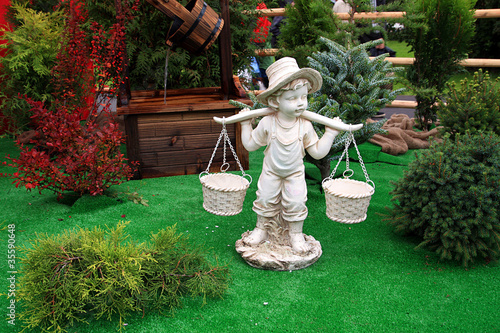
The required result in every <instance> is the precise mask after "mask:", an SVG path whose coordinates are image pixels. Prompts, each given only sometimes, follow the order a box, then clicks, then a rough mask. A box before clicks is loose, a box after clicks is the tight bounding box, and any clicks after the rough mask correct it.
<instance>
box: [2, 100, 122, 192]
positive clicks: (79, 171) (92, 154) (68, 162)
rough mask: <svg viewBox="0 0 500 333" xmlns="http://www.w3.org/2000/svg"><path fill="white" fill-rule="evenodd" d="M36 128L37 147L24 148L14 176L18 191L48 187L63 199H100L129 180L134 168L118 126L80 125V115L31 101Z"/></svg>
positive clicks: (109, 124)
mask: <svg viewBox="0 0 500 333" xmlns="http://www.w3.org/2000/svg"><path fill="white" fill-rule="evenodd" d="M28 103H30V105H31V106H32V109H31V111H32V112H33V114H34V115H33V120H34V121H35V123H36V124H37V136H36V138H35V139H33V140H32V143H33V144H34V146H22V147H21V154H20V157H19V158H18V159H11V160H12V164H11V165H12V166H14V167H16V168H17V172H15V173H14V174H13V177H14V178H15V180H14V184H15V185H16V187H18V186H20V185H24V186H25V187H26V188H27V189H28V190H31V189H34V188H38V190H39V191H40V192H41V191H42V190H44V189H48V190H51V191H53V192H54V193H56V194H57V196H58V198H61V197H62V196H63V193H64V192H66V191H73V192H75V193H76V194H78V195H83V194H90V195H101V194H103V193H104V191H105V190H106V189H108V188H109V187H110V186H112V185H115V184H120V183H122V182H124V181H126V180H129V179H130V178H131V176H132V169H131V167H130V166H129V165H128V164H127V163H125V162H126V159H125V158H124V155H123V154H122V153H121V152H120V150H119V148H120V144H121V143H123V137H122V134H121V132H120V130H119V129H118V125H117V123H116V122H111V121H110V122H108V123H107V124H105V125H104V126H101V127H98V126H97V123H96V122H95V121H89V122H86V124H85V126H82V125H81V123H80V119H79V118H80V116H79V114H78V113H77V112H73V113H71V112H68V110H67V109H66V108H64V107H59V108H57V109H55V110H53V111H51V110H48V109H47V108H45V107H44V105H43V103H42V102H37V101H32V100H29V99H28Z"/></svg>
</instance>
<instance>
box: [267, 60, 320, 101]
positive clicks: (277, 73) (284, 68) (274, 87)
mask: <svg viewBox="0 0 500 333" xmlns="http://www.w3.org/2000/svg"><path fill="white" fill-rule="evenodd" d="M266 74H267V77H268V78H269V88H267V89H266V90H264V91H263V92H261V93H260V94H259V95H258V96H257V100H258V101H259V102H260V103H262V104H266V105H267V104H268V103H267V99H268V98H269V97H270V96H271V95H273V94H274V93H275V92H276V91H278V90H279V89H281V88H282V87H284V86H286V85H287V84H288V83H290V82H292V81H293V80H295V79H307V80H308V81H309V82H310V83H311V90H309V91H308V93H313V92H316V91H318V90H319V88H321V85H322V84H323V78H322V77H321V74H320V73H319V72H318V71H317V70H315V69H312V68H302V69H301V68H299V65H298V64H297V61H296V60H295V59H294V58H290V57H284V58H281V59H280V60H278V61H276V62H275V63H273V64H272V65H271V66H269V67H268V68H267V70H266Z"/></svg>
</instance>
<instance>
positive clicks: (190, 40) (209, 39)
mask: <svg viewBox="0 0 500 333" xmlns="http://www.w3.org/2000/svg"><path fill="white" fill-rule="evenodd" d="M147 1H148V2H149V3H150V4H152V5H153V6H155V8H157V9H158V10H160V11H161V12H162V13H164V14H166V15H167V16H169V17H170V18H172V19H173V20H174V22H173V23H172V25H171V26H170V29H169V31H168V34H167V44H168V45H173V44H174V43H175V44H177V45H179V46H181V47H182V48H184V49H186V50H187V51H189V52H192V53H194V54H199V53H201V52H203V51H205V50H207V49H208V48H209V47H210V46H211V45H212V44H213V43H214V42H215V40H216V39H217V37H218V36H219V33H220V32H221V30H222V27H223V26H224V20H223V19H222V18H220V17H219V15H218V14H217V13H216V12H215V11H214V10H213V9H212V8H210V6H208V5H207V4H206V2H205V1H203V0H191V1H190V2H189V3H188V4H187V5H186V7H183V6H182V5H181V4H179V3H178V2H177V1H175V0H147Z"/></svg>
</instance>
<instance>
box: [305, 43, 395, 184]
mask: <svg viewBox="0 0 500 333" xmlns="http://www.w3.org/2000/svg"><path fill="white" fill-rule="evenodd" d="M320 41H321V42H322V43H324V44H325V45H326V46H327V47H328V50H329V51H328V52H315V53H313V55H312V56H311V57H309V58H308V59H309V64H310V67H312V68H314V69H316V70H317V71H319V72H320V73H321V76H322V77H323V86H322V88H321V89H320V90H319V91H318V92H316V93H315V94H314V95H313V97H312V98H311V100H310V102H309V110H310V111H313V112H316V113H318V114H321V115H323V116H326V117H329V118H334V117H339V118H340V119H341V120H342V121H343V122H345V123H348V124H357V123H364V124H365V125H364V126H363V128H362V129H361V130H359V131H356V132H354V136H355V139H356V142H357V143H358V144H361V143H363V142H365V141H367V140H368V139H370V138H371V137H372V136H373V135H374V134H377V133H382V132H383V130H382V129H381V127H382V125H383V123H384V122H383V121H379V122H375V123H366V119H368V118H370V117H371V116H373V115H374V114H376V113H377V112H378V111H379V110H380V109H381V108H383V107H384V106H385V105H386V104H387V103H390V102H392V101H393V100H395V99H396V96H397V95H398V94H399V93H401V92H402V90H403V89H398V90H394V91H391V90H390V89H388V88H389V87H388V85H390V84H391V83H392V82H393V81H394V80H395V79H396V76H394V75H393V73H395V72H399V71H402V70H403V68H402V67H392V64H391V63H390V62H388V61H385V58H386V56H387V55H381V56H378V57H376V58H374V59H370V57H369V56H368V53H367V50H368V49H370V48H371V47H373V46H374V45H377V44H379V43H380V42H379V41H372V42H368V43H364V44H361V45H358V46H354V47H352V46H350V45H349V46H348V47H343V46H342V45H340V44H338V43H336V42H334V41H332V40H329V39H327V38H323V37H321V38H320ZM315 129H316V132H318V134H319V135H320V136H321V135H322V134H323V132H324V128H323V127H320V126H318V125H315ZM346 138H347V133H341V134H340V135H338V136H337V137H336V138H335V141H334V143H333V145H332V148H331V149H330V152H329V153H328V155H327V156H326V157H324V158H323V159H321V160H315V159H313V158H311V157H309V156H307V157H306V158H307V160H308V161H310V162H311V163H313V164H314V165H316V166H317V167H318V168H319V169H320V171H321V177H322V179H324V178H326V177H327V176H328V175H329V174H330V161H331V160H332V158H334V157H335V156H337V155H340V152H341V151H342V149H343V147H344V144H345V140H346Z"/></svg>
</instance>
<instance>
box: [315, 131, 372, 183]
mask: <svg viewBox="0 0 500 333" xmlns="http://www.w3.org/2000/svg"><path fill="white" fill-rule="evenodd" d="M351 142H352V143H353V144H354V148H356V153H357V154H358V158H359V163H360V164H361V169H363V173H364V175H365V179H366V182H367V183H371V184H372V185H373V188H375V184H374V183H373V181H372V180H370V177H369V176H368V172H367V171H366V167H365V162H364V161H363V158H362V157H361V153H360V152H359V149H358V145H357V144H356V140H355V139H354V134H353V133H352V132H351V131H349V136H348V138H347V139H346V144H345V147H344V151H343V152H342V155H341V156H340V159H339V161H338V162H337V165H336V166H335V168H334V169H333V171H332V173H331V174H330V176H329V177H328V178H326V179H333V177H334V176H335V173H336V172H337V168H338V166H339V165H340V162H341V161H342V159H343V158H344V156H346V170H345V171H344V178H349V177H351V176H352V175H353V174H354V173H353V171H352V170H351V169H349V152H348V150H349V146H350V145H351ZM347 171H351V175H349V176H346V175H345V173H346V172H347ZM326 179H325V180H326ZM323 181H324V180H323Z"/></svg>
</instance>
